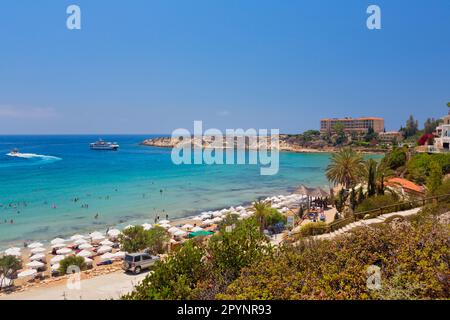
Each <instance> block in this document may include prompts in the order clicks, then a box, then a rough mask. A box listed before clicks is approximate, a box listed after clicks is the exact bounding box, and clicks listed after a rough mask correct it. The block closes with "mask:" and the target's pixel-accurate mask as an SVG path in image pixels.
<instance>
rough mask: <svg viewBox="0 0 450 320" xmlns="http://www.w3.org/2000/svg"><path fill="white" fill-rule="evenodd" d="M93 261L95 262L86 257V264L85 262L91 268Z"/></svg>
mask: <svg viewBox="0 0 450 320" xmlns="http://www.w3.org/2000/svg"><path fill="white" fill-rule="evenodd" d="M93 261H94V260H92V259H89V258H88V257H84V262H85V263H86V264H87V265H88V266H91V265H92V262H93Z"/></svg>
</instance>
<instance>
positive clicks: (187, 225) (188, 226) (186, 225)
mask: <svg viewBox="0 0 450 320" xmlns="http://www.w3.org/2000/svg"><path fill="white" fill-rule="evenodd" d="M193 227H194V226H193V225H192V224H189V223H186V224H185V225H183V226H182V227H181V229H184V230H190V229H192V228H193Z"/></svg>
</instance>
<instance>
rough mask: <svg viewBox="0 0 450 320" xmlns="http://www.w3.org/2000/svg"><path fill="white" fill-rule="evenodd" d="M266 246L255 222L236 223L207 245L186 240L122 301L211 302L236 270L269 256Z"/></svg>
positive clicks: (267, 246)
mask: <svg viewBox="0 0 450 320" xmlns="http://www.w3.org/2000/svg"><path fill="white" fill-rule="evenodd" d="M270 248H271V247H270V246H269V245H268V243H267V240H266V238H265V236H264V235H263V234H261V232H260V231H259V226H258V224H257V223H256V220H255V219H245V220H241V221H238V222H236V224H235V228H234V229H233V230H232V231H231V232H223V233H222V232H221V233H218V234H216V235H214V236H212V237H211V238H210V240H209V242H208V243H206V244H205V243H203V242H201V241H196V240H195V239H193V240H189V241H187V242H185V243H184V244H183V245H181V246H180V247H179V248H177V250H175V251H174V252H172V253H171V254H170V255H169V257H168V258H167V259H165V260H164V261H159V262H157V263H156V264H155V266H154V268H153V272H152V273H151V274H149V275H148V276H147V277H146V278H145V280H144V281H143V282H142V283H141V284H139V285H138V286H136V288H135V290H134V291H133V292H132V293H130V294H129V295H126V296H124V297H123V298H124V299H138V300H154V299H212V298H214V297H215V295H216V294H217V293H219V292H223V291H224V290H225V289H226V287H227V286H228V285H229V284H230V283H231V282H232V281H233V280H235V279H236V278H237V277H238V276H239V274H240V270H241V269H242V268H244V267H248V266H250V265H251V264H252V263H255V262H256V261H258V260H260V259H262V258H263V257H264V256H266V255H267V254H270Z"/></svg>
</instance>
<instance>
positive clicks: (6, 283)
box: [0, 275, 13, 289]
mask: <svg viewBox="0 0 450 320" xmlns="http://www.w3.org/2000/svg"><path fill="white" fill-rule="evenodd" d="M12 285H13V281H12V280H11V279H9V278H5V277H4V276H3V275H2V276H0V289H4V288H8V287H10V286H12Z"/></svg>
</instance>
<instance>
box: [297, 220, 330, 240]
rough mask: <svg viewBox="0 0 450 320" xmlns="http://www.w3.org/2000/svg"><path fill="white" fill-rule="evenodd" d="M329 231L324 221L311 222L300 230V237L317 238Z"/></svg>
mask: <svg viewBox="0 0 450 320" xmlns="http://www.w3.org/2000/svg"><path fill="white" fill-rule="evenodd" d="M326 231H327V224H326V223H325V222H322V221H318V222H310V223H307V224H305V225H304V226H303V227H301V228H300V235H301V236H302V237H309V236H315V235H319V234H323V233H325V232H326Z"/></svg>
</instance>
